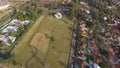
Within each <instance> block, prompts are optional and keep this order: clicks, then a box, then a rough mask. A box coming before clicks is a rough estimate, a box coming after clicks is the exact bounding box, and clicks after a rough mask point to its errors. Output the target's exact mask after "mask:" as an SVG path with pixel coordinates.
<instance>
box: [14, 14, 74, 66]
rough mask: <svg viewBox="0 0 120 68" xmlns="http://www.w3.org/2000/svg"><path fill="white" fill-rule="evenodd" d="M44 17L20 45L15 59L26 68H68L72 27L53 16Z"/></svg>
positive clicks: (15, 51)
mask: <svg viewBox="0 0 120 68" xmlns="http://www.w3.org/2000/svg"><path fill="white" fill-rule="evenodd" d="M43 17H44V16H41V17H40V18H39V19H38V21H37V22H36V23H35V24H34V25H33V26H32V28H31V29H29V31H28V32H27V33H26V35H25V36H24V37H23V38H22V39H21V41H20V42H19V43H18V45H17V46H16V48H15V50H14V53H15V57H14V59H15V61H16V62H17V63H18V64H20V66H23V67H24V68H26V66H28V67H29V68H66V65H67V61H68V54H69V46H70V41H71V34H72V33H71V30H70V29H69V27H70V26H71V25H70V24H65V23H64V22H63V21H62V20H58V19H56V18H54V17H52V16H45V17H44V18H43ZM41 20H42V21H41ZM68 23H70V21H69V22H68ZM29 45H30V46H31V47H30V46H29ZM32 47H34V48H32ZM33 54H35V55H34V56H33ZM32 56H33V57H32ZM30 57H32V58H30Z"/></svg>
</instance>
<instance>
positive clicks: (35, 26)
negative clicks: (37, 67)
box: [14, 15, 44, 68]
mask: <svg viewBox="0 0 120 68" xmlns="http://www.w3.org/2000/svg"><path fill="white" fill-rule="evenodd" d="M43 18H44V15H42V16H40V17H39V18H38V20H37V21H36V22H35V23H34V24H33V26H32V27H31V28H30V29H29V30H28V32H27V33H26V34H25V36H24V37H23V38H22V39H21V41H20V42H19V44H17V46H16V48H15V49H14V52H15V55H16V56H17V57H19V56H20V55H22V54H21V53H20V52H21V51H23V50H24V48H26V46H28V47H30V48H31V50H32V51H33V53H32V55H31V56H30V57H28V59H27V60H24V59H21V60H24V61H25V66H26V68H28V62H29V61H30V60H31V59H32V57H34V56H35V55H36V54H37V52H38V51H37V48H35V47H34V46H31V45H30V44H29V42H31V40H32V38H33V36H34V34H35V33H36V31H37V30H38V28H39V26H40V22H41V21H42V19H43Z"/></svg>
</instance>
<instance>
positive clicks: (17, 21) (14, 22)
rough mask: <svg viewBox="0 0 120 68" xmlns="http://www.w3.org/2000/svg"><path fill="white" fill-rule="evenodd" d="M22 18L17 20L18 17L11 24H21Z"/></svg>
mask: <svg viewBox="0 0 120 68" xmlns="http://www.w3.org/2000/svg"><path fill="white" fill-rule="evenodd" d="M20 22H21V21H20V20H17V19H13V20H12V21H11V22H10V23H9V25H18V24H20Z"/></svg>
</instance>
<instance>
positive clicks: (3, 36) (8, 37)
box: [0, 34, 16, 46]
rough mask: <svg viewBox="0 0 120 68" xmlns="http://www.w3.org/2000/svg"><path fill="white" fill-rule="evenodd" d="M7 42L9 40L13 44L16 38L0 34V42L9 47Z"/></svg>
mask: <svg viewBox="0 0 120 68" xmlns="http://www.w3.org/2000/svg"><path fill="white" fill-rule="evenodd" d="M8 40H11V42H12V43H13V42H15V40H16V37H13V36H5V35H1V34H0V42H3V43H4V44H5V45H8V46H9V45H10V44H9V43H8Z"/></svg>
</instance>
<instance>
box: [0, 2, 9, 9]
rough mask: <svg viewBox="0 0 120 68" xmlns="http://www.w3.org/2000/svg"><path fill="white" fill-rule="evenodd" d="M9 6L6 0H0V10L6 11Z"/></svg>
mask: <svg viewBox="0 0 120 68" xmlns="http://www.w3.org/2000/svg"><path fill="white" fill-rule="evenodd" d="M9 6H10V4H9V2H8V0H0V10H3V9H6V8H8V7H9Z"/></svg>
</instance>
